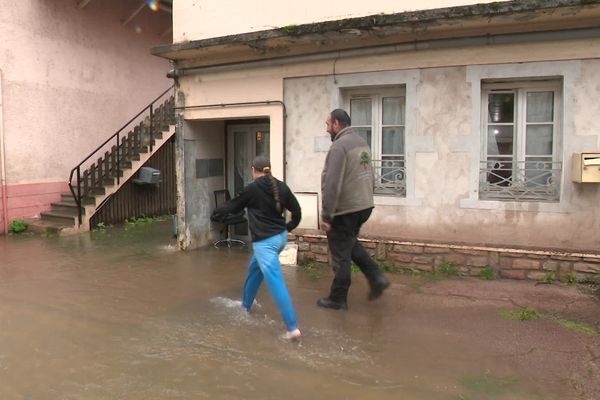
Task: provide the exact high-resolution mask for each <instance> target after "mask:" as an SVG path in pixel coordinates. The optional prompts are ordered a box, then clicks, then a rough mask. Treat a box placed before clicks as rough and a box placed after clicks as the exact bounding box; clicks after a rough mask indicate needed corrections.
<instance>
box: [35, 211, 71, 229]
mask: <svg viewBox="0 0 600 400" xmlns="http://www.w3.org/2000/svg"><path fill="white" fill-rule="evenodd" d="M40 217H41V218H42V221H50V222H58V223H59V224H63V225H64V226H75V219H76V218H77V217H76V216H73V215H70V214H66V213H64V212H60V211H47V212H43V213H40Z"/></svg>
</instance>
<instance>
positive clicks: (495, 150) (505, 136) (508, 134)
mask: <svg viewBox="0 0 600 400" xmlns="http://www.w3.org/2000/svg"><path fill="white" fill-rule="evenodd" d="M487 152H488V154H489V155H497V154H508V155H511V154H513V127H512V126H507V125H490V126H488V145H487Z"/></svg>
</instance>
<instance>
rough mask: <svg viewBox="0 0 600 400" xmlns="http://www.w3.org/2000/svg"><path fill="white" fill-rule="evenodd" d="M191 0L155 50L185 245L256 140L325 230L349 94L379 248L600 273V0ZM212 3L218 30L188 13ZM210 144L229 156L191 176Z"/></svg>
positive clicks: (242, 175)
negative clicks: (364, 151) (165, 91)
mask: <svg viewBox="0 0 600 400" xmlns="http://www.w3.org/2000/svg"><path fill="white" fill-rule="evenodd" d="M267 3H269V2H267ZM273 3H275V2H271V3H269V6H272V7H274V8H275V9H277V7H278V6H277V5H275V4H273ZM334 3H335V2H334ZM395 3H397V2H395ZM194 4H195V3H194V2H192V1H185V0H182V1H175V3H174V9H173V23H174V43H173V45H169V46H161V47H156V48H154V49H153V53H154V54H156V55H158V56H161V57H164V58H167V59H170V60H173V61H174V63H175V64H174V65H175V69H174V70H173V71H172V72H171V76H172V77H174V78H175V81H176V84H177V93H178V98H177V101H178V116H179V120H180V123H179V131H178V137H179V138H180V140H179V152H180V153H179V154H180V165H179V173H180V176H179V183H180V185H179V186H180V189H179V190H180V193H179V194H180V207H179V209H180V213H179V214H180V219H179V224H180V227H181V228H182V229H180V237H179V239H180V245H181V247H182V248H194V247H198V246H203V245H206V244H208V243H210V242H211V241H212V240H213V239H214V237H215V235H216V234H217V232H216V231H215V228H214V227H213V226H212V225H211V224H210V223H209V216H210V211H211V209H212V207H214V205H213V200H212V192H213V191H214V190H216V189H222V188H223V187H227V188H229V189H230V191H232V192H235V191H237V190H239V189H240V188H241V187H242V186H243V184H244V183H247V182H248V179H249V161H250V160H251V158H252V156H253V155H255V154H258V153H260V152H267V153H268V154H269V156H270V157H271V160H272V162H273V167H274V168H273V170H274V173H275V175H276V176H278V177H280V178H284V179H285V180H286V182H287V183H288V185H289V186H290V187H291V188H292V189H293V190H294V191H295V192H296V193H297V194H298V197H299V198H300V199H301V202H302V205H303V213H304V216H305V218H304V220H303V224H302V225H301V228H302V229H300V230H299V236H301V237H308V236H310V237H313V238H319V237H322V236H319V235H320V233H319V231H318V213H319V196H320V193H319V192H320V172H321V168H322V166H323V163H324V159H325V155H326V153H327V149H328V146H329V139H328V136H327V134H326V132H325V118H326V115H327V113H328V112H329V111H330V110H332V109H334V108H338V107H339V108H344V109H346V110H348V111H349V113H350V114H351V117H352V120H353V126H354V127H355V128H356V129H357V130H358V131H359V132H360V134H361V135H363V136H364V137H365V139H367V140H368V141H369V143H370V144H371V148H372V149H373V154H374V163H375V169H376V171H377V187H376V188H375V192H376V197H375V203H376V208H375V211H374V214H373V216H372V218H371V220H370V221H369V222H368V223H367V224H366V225H365V226H364V229H363V231H362V234H363V235H364V236H365V238H370V239H372V240H374V242H373V243H375V244H374V245H373V246H372V247H373V249H374V250H373V251H374V252H375V251H376V250H377V251H379V250H378V249H380V246H377V245H376V242H377V241H379V242H380V243H386V245H385V248H384V249H383V250H381V251H383V252H384V253H386V252H389V253H390V254H391V255H394V254H396V255H397V257H396V259H397V260H399V261H401V260H402V259H404V260H405V262H406V263H411V264H415V263H416V266H417V267H419V265H421V266H422V267H423V268H424V269H428V268H434V267H435V265H436V264H439V263H440V261H441V260H443V257H436V256H435V254H437V253H436V251H434V250H431V251H430V253H431V254H430V255H429V256H423V254H422V253H427V249H428V248H431V249H433V248H434V247H435V248H436V249H438V250H439V249H441V248H446V249H455V250H456V251H458V250H460V252H462V253H460V254H462V256H460V257H459V256H456V257H455V259H456V260H457V261H458V262H461V263H468V260H475V261H473V262H472V264H473V265H472V266H473V267H477V268H481V267H484V266H488V265H491V266H494V267H496V266H497V267H498V268H502V264H504V267H506V268H508V269H510V268H513V265H514V264H515V262H513V261H516V260H513V261H511V262H508V261H502V257H503V255H507V254H511V257H513V256H514V257H521V256H523V257H524V260H525V261H526V262H520V261H519V262H516V265H517V267H520V268H517V269H518V270H519V274H517V275H518V276H526V275H527V270H528V269H532V270H536V273H537V274H538V276H539V274H540V273H545V272H544V271H550V272H557V270H558V269H559V268H560V262H565V263H566V264H565V265H564V268H565V270H564V271H568V272H569V273H582V274H586V273H598V272H600V269H598V267H597V264H596V263H597V261H598V257H597V253H598V251H600V239H599V238H598V235H597V234H596V232H597V231H598V228H599V227H600V214H599V212H598V201H599V200H600V197H599V196H600V193H599V190H600V184H598V183H592V182H590V183H580V182H575V181H574V180H576V178H574V176H576V175H577V173H578V172H581V171H583V170H584V169H585V171H587V172H592V173H593V174H595V171H598V167H597V166H595V165H596V164H595V163H597V162H599V161H600V159H597V158H596V157H595V156H594V154H595V153H597V152H600V148H599V145H600V144H599V142H598V139H599V136H598V132H600V123H599V122H598V118H597V117H596V115H597V111H596V108H597V107H596V103H597V101H596V98H597V97H598V95H599V94H600V86H599V85H598V82H600V72H599V71H600V60H599V57H600V31H599V30H598V29H597V26H598V22H600V2H596V1H585V2H583V1H571V0H568V1H525V2H523V1H514V2H511V1H508V2H494V3H489V4H468V2H467V3H465V2H462V3H459V2H452V1H438V2H431V3H426V4H424V5H423V6H419V8H420V9H419V10H414V9H413V10H410V9H402V8H399V7H401V6H398V5H394V4H392V3H391V2H387V3H386V2H383V1H382V2H380V3H379V4H378V2H370V4H369V5H368V6H364V7H365V8H364V9H360V8H359V7H358V6H357V9H356V10H353V9H352V7H353V6H351V5H349V4H347V2H346V3H344V4H343V5H342V4H341V3H340V4H337V8H336V5H335V4H334V5H333V6H332V7H331V8H329V9H328V8H322V7H321V8H319V7H314V8H311V7H306V8H307V9H315V10H319V11H316V12H317V13H321V14H319V15H306V14H302V13H291V12H290V13H286V12H283V10H280V12H276V13H271V12H267V11H265V10H266V9H265V8H263V5H259V4H258V3H256V4H253V8H252V11H249V10H247V12H246V15H249V16H248V18H245V19H240V20H239V21H238V23H235V24H232V26H234V27H235V28H233V29H232V31H229V32H225V31H223V30H222V29H224V28H223V27H225V26H229V25H228V24H225V23H224V21H226V19H227V18H229V19H232V20H234V21H236V18H238V17H239V16H238V14H237V13H235V12H234V13H231V15H229V14H228V11H227V10H224V9H223V7H221V6H219V3H217V2H207V3H206V4H204V6H203V7H202V8H200V7H197V6H195V5H194ZM244 4H246V3H245V2H244ZM261 4H262V3H261ZM239 5H240V10H243V9H244V7H245V6H243V5H242V2H240V4H239ZM264 7H267V5H264ZM377 7H379V9H377ZM229 9H231V8H230V7H229V8H228V10H229ZM234 9H236V10H237V8H235V7H234ZM340 10H343V12H340ZM263 11H264V12H263ZM202 18H210V20H211V21H213V25H215V27H214V31H210V27H211V25H210V24H209V23H207V24H204V25H202V24H198V25H194V26H195V28H194V27H193V26H192V25H193V24H192V21H195V20H198V19H202ZM219 18H221V19H219ZM240 18H241V17H240ZM219 21H221V22H219ZM243 21H246V23H245V24H244V23H243ZM265 143H266V144H265ZM582 153H584V157H583V159H584V160H587V161H585V162H584V163H583V164H584V165H580V164H576V165H574V161H573V160H574V159H575V160H577V157H580V156H581V154H582ZM588 153H589V154H588ZM210 160H213V161H214V162H216V163H221V164H222V165H223V168H222V170H216V171H215V173H214V174H212V175H210V174H208V175H206V174H205V175H199V174H198V173H197V171H198V169H197V168H198V166H199V165H202V164H203V163H205V162H209V161H210ZM580 169H581V171H579V170H580ZM594 179H595V178H592V180H594ZM241 233H243V232H241ZM307 235H308V236H307ZM311 235H312V236H311ZM305 246H308V245H306V244H305ZM398 246H400V247H398ZM403 246H404V247H403ZM411 246H413V247H411ZM431 246H433V247H431ZM444 246H445V247H444ZM309 247H310V246H308V247H306V248H309ZM394 249H396V250H397V251H396V250H394ZM404 250H406V252H407V253H411V254H412V255H411V256H410V257H404V258H403V257H402V256H401V255H398V254H400V253H402V252H403V251H404ZM453 251H454V250H453ZM440 252H441V250H440ZM316 253H317V254H318V252H316ZM432 254H433V255H432ZM515 254H518V256H516V255H515ZM415 257H422V258H420V259H417V261H415ZM423 257H424V258H423ZM477 257H479V258H477ZM528 257H529V258H528ZM536 257H537V258H536ZM552 257H554V258H552ZM556 257H559V258H560V257H562V258H563V259H562V260H558V261H557V259H556ZM450 258H451V257H450ZM550 259H552V260H553V261H552V263H550V264H544V262H545V261H544V260H550ZM511 260H512V259H511ZM528 260H529V261H528ZM531 260H533V261H531ZM535 260H542V261H535ZM509 264H510V265H509ZM538 270H539V271H538ZM523 271H525V272H523ZM564 271H563V272H564ZM521 272H523V273H521Z"/></svg>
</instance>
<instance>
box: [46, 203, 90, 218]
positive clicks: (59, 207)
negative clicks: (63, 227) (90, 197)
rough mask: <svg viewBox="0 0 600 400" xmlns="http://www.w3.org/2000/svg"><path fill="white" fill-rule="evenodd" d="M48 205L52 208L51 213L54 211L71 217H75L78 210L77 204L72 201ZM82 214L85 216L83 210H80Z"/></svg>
mask: <svg viewBox="0 0 600 400" xmlns="http://www.w3.org/2000/svg"><path fill="white" fill-rule="evenodd" d="M50 205H51V206H52V211H56V212H59V213H61V214H70V215H73V216H77V215H78V208H79V207H77V204H76V203H75V202H74V201H72V202H62V201H61V202H59V203H50ZM81 212H82V214H85V208H84V209H82V210H81Z"/></svg>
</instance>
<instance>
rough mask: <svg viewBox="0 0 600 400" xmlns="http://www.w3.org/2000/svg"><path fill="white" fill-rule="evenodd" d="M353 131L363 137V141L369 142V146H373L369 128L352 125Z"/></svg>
mask: <svg viewBox="0 0 600 400" xmlns="http://www.w3.org/2000/svg"><path fill="white" fill-rule="evenodd" d="M353 129H354V132H356V133H358V135H359V136H360V137H361V138H363V139H365V141H366V142H367V143H368V144H369V147H371V148H372V147H373V146H372V145H371V128H355V127H353Z"/></svg>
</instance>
